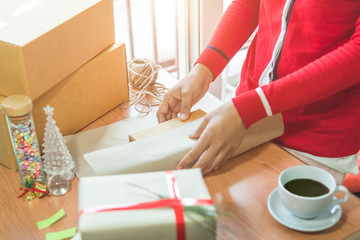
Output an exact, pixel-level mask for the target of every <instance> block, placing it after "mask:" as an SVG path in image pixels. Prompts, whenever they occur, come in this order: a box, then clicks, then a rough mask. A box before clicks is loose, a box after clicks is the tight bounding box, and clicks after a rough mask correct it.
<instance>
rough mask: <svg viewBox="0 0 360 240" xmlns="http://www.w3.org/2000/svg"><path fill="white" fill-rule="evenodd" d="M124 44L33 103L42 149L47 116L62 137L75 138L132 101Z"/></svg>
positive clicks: (98, 57)
mask: <svg viewBox="0 0 360 240" xmlns="http://www.w3.org/2000/svg"><path fill="white" fill-rule="evenodd" d="M127 76H128V75H127V61H126V53H125V44H121V45H118V44H114V45H112V46H111V47H109V48H107V49H106V50H104V51H103V52H101V53H100V54H99V55H98V56H96V57H95V58H94V59H92V60H91V61H89V62H88V63H87V64H85V65H84V66H82V67H81V68H80V69H78V70H77V71H75V72H74V73H73V74H71V75H70V76H68V77H67V78H66V79H64V80H63V81H61V82H60V83H59V84H57V85H56V86H55V87H53V88H51V89H50V90H49V91H47V92H46V93H45V94H43V95H41V96H40V97H39V98H37V99H35V100H34V101H33V104H34V107H33V111H32V113H33V118H34V123H35V127H36V132H37V136H38V140H39V144H40V148H41V149H42V143H43V138H44V132H45V131H44V130H45V124H46V114H45V112H44V110H43V108H44V107H45V106H46V105H48V104H49V105H50V106H51V107H53V108H54V115H53V118H54V120H55V121H56V124H57V126H58V127H59V129H60V132H61V133H62V135H63V136H65V135H69V134H74V133H76V132H77V131H79V130H80V129H82V128H83V127H85V126H87V125H89V124H90V123H91V122H93V121H95V120H96V119H98V118H99V117H101V116H103V115H104V114H105V113H107V112H109V111H110V110H112V109H113V108H115V107H117V106H118V105H120V104H121V103H122V102H124V101H125V100H126V99H127V98H128V97H129V87H128V77H127Z"/></svg>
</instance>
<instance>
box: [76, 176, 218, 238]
mask: <svg viewBox="0 0 360 240" xmlns="http://www.w3.org/2000/svg"><path fill="white" fill-rule="evenodd" d="M174 179H175V180H174ZM172 181H175V182H172ZM174 183H175V184H174ZM158 195H161V196H163V197H164V198H163V199H162V200H161V198H160V197H159V196H158ZM158 202H159V203H158ZM168 202H178V203H181V204H180V205H181V207H180V208H184V209H183V210H181V209H180V210H181V211H180V210H179V209H177V211H176V210H174V209H175V208H179V206H178V205H176V206H175V205H174V206H175V207H174V206H173V205H171V206H170V205H169V206H168V205H167V204H168ZM164 204H165V205H164ZM143 205H145V206H148V207H149V206H150V207H149V208H148V209H143V208H142V207H141V206H143ZM194 205H195V207H192V206H194ZM124 206H130V208H133V209H130V210H124V209H122V208H124ZM189 206H191V207H190V208H191V209H189ZM195 208H196V209H199V208H201V209H202V210H204V211H205V212H207V213H210V215H211V216H212V217H213V218H210V217H209V216H205V215H203V214H198V213H195V212H194V211H193V210H194V209H195ZM179 211H180V212H179ZM176 212H177V213H176ZM79 213H80V217H79V224H78V230H79V232H80V234H81V238H82V240H89V239H90V240H91V239H102V240H104V239H122V240H126V239H129V240H137V239H166V240H171V239H174V240H175V239H179V237H178V236H177V234H179V231H180V230H179V228H178V227H179V226H180V228H181V221H180V220H181V213H184V215H185V216H184V220H185V224H184V225H185V232H186V234H185V235H186V239H187V240H191V239H194V240H198V239H215V225H216V224H211V225H207V223H208V222H207V221H208V220H209V219H214V218H215V217H216V211H215V207H214V206H213V205H212V202H211V198H210V194H209V192H208V190H207V187H206V185H205V182H204V180H203V177H202V174H201V171H200V170H199V169H188V170H176V171H167V172H163V171H162V172H148V173H136V174H122V175H112V176H99V177H83V178H80V182H79ZM179 219H180V220H179ZM212 223H215V221H213V222H212ZM206 226H207V227H206ZM209 226H210V228H209ZM180 235H181V234H180ZM180 239H181V238H180ZM180 239H179V240H180ZM183 239H185V238H183Z"/></svg>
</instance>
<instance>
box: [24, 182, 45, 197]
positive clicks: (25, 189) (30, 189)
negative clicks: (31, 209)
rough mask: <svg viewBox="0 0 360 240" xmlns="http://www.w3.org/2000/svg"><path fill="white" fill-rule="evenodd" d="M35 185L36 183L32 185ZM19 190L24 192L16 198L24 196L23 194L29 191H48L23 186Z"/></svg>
mask: <svg viewBox="0 0 360 240" xmlns="http://www.w3.org/2000/svg"><path fill="white" fill-rule="evenodd" d="M35 185H36V183H34V186H35ZM20 190H24V192H23V193H22V194H21V195H19V196H18V198H21V197H22V196H24V195H25V194H27V193H28V192H30V191H33V192H40V193H44V194H47V193H48V191H43V190H40V189H36V188H23V187H20Z"/></svg>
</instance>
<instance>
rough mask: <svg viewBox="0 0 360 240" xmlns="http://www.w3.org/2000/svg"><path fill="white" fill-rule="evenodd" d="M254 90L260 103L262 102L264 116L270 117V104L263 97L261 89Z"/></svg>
mask: <svg viewBox="0 0 360 240" xmlns="http://www.w3.org/2000/svg"><path fill="white" fill-rule="evenodd" d="M255 90H256V92H257V93H258V95H259V97H260V99H261V102H262V104H263V106H264V108H265V111H266V114H267V115H268V116H272V115H273V114H272V111H271V108H270V104H269V102H268V100H267V99H266V96H265V94H264V92H263V90H262V88H261V87H257V88H256V89H255Z"/></svg>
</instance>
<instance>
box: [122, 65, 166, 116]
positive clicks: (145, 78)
mask: <svg viewBox="0 0 360 240" xmlns="http://www.w3.org/2000/svg"><path fill="white" fill-rule="evenodd" d="M160 68H161V67H160V66H159V65H156V64H155V63H154V62H153V61H151V60H149V59H146V58H140V59H134V60H131V61H129V62H128V74H129V85H130V89H129V90H130V92H129V93H130V94H129V99H128V100H127V101H126V102H124V103H123V104H121V105H120V107H122V108H128V107H130V106H132V105H135V109H136V110H137V111H139V112H141V113H149V112H150V111H151V110H152V106H158V105H159V104H160V103H161V101H162V98H163V96H164V94H165V92H166V91H167V90H168V89H167V88H166V87H165V86H164V85H163V84H161V83H158V82H156V80H157V77H158V72H159V70H160ZM148 96H151V97H152V98H153V99H152V100H150V101H149V99H148Z"/></svg>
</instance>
